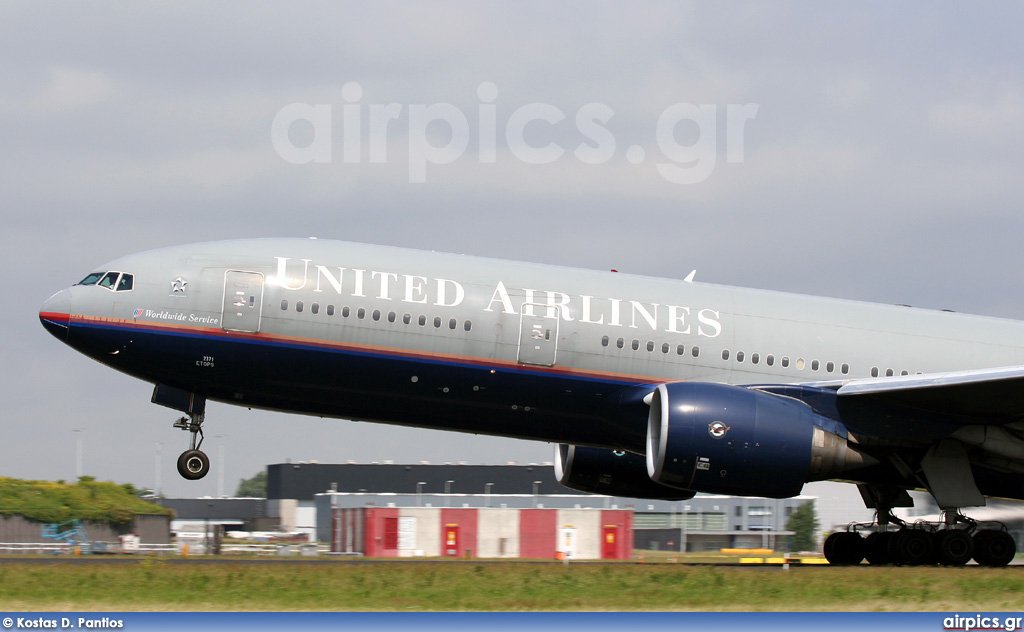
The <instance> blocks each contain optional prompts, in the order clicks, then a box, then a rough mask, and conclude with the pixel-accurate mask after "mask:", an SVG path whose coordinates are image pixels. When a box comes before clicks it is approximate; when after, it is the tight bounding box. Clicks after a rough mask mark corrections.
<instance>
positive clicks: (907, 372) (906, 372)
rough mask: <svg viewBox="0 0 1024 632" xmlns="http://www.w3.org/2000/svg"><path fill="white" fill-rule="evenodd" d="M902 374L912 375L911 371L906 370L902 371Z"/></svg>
mask: <svg viewBox="0 0 1024 632" xmlns="http://www.w3.org/2000/svg"><path fill="white" fill-rule="evenodd" d="M900 375H910V372H909V371H906V370H904V371H900Z"/></svg>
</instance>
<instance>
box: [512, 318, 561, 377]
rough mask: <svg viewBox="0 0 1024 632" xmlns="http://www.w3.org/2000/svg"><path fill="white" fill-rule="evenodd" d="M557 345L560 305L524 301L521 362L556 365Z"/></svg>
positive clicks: (521, 325)
mask: <svg viewBox="0 0 1024 632" xmlns="http://www.w3.org/2000/svg"><path fill="white" fill-rule="evenodd" d="M557 347H558V307H556V306H554V305H540V304H535V303H524V304H523V311H522V320H521V321H520V327H519V362H520V363H522V364H535V365H538V366H554V365H555V352H556V351H557V350H558V349H557Z"/></svg>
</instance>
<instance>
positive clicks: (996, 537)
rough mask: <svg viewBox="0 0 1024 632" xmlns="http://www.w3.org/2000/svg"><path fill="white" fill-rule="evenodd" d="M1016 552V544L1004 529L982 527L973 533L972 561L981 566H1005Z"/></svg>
mask: <svg viewBox="0 0 1024 632" xmlns="http://www.w3.org/2000/svg"><path fill="white" fill-rule="evenodd" d="M1016 554H1017V544H1016V543H1015V542H1014V541H1013V536H1011V535H1010V534H1009V533H1007V532H1006V531H998V530H996V529H982V530H981V531H978V532H977V533H975V534H974V561H975V562H977V563H978V564H981V565H982V566H1006V565H1007V564H1009V563H1010V562H1011V561H1012V560H1013V556H1014V555H1016Z"/></svg>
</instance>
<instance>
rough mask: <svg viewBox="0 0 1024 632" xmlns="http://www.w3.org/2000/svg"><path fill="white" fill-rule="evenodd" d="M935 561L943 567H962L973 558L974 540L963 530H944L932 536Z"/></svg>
mask: <svg viewBox="0 0 1024 632" xmlns="http://www.w3.org/2000/svg"><path fill="white" fill-rule="evenodd" d="M933 542H934V544H935V560H936V561H937V562H938V563H939V564H942V565H943V566H963V565H964V564H966V563H967V562H969V561H970V560H971V558H972V557H973V556H974V539H973V538H971V534H970V533H968V532H967V531H964V530H963V529H945V530H943V531H939V532H937V533H935V534H934V536H933Z"/></svg>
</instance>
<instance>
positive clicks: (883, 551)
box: [864, 531, 896, 566]
mask: <svg viewBox="0 0 1024 632" xmlns="http://www.w3.org/2000/svg"><path fill="white" fill-rule="evenodd" d="M895 536H896V532H894V531H876V532H875V533H872V534H871V535H869V536H868V537H867V539H866V540H865V541H864V558H865V559H867V561H868V564H871V565H872V566H885V565H886V564H893V563H895V561H896V560H895V559H893V556H892V555H890V554H889V543H890V542H891V541H892V539H893V538H894V537H895Z"/></svg>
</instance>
